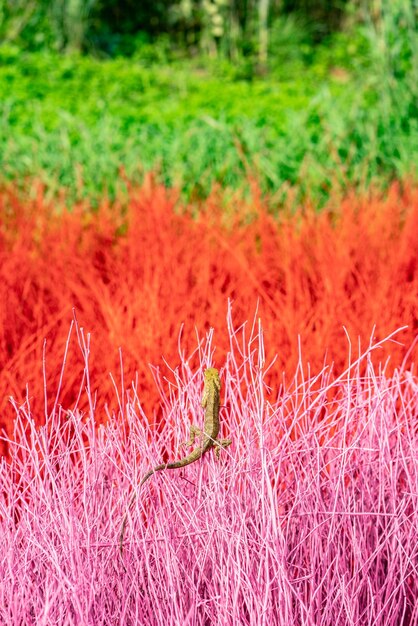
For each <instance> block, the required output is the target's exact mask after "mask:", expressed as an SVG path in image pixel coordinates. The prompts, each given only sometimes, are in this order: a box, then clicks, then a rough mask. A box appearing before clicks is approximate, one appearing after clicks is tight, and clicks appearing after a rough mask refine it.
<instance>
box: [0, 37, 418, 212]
mask: <svg viewBox="0 0 418 626" xmlns="http://www.w3.org/2000/svg"><path fill="white" fill-rule="evenodd" d="M359 41H360V42H361V45H359V46H357V47H356V45H355V42H354V44H353V43H352V42H350V40H349V39H348V38H345V39H344V37H340V39H338V38H337V39H335V40H334V41H333V42H332V44H331V45H330V46H328V47H326V46H323V47H322V48H321V49H319V50H317V51H316V54H315V55H314V57H313V58H312V59H311V60H310V63H309V65H307V64H303V63H301V61H300V59H299V60H297V61H295V62H294V63H293V64H292V62H289V63H288V64H282V67H281V68H279V69H277V67H276V68H275V70H274V72H273V73H272V74H270V75H268V76H267V77H263V78H256V77H254V78H253V79H252V80H249V81H248V80H242V79H240V78H239V75H240V72H239V68H234V67H233V66H230V65H228V64H225V63H224V64H223V65H220V64H219V65H217V66H216V65H214V64H213V63H200V64H199V61H188V62H185V61H183V62H182V63H180V62H172V63H171V64H168V63H165V64H159V65H156V64H151V65H150V64H149V63H145V62H144V61H141V59H140V58H139V59H138V58H133V59H132V58H131V59H125V58H117V59H107V60H99V59H95V58H92V57H80V56H70V55H68V56H59V55H57V54H54V53H52V52H37V53H23V52H21V51H19V50H18V49H17V48H13V47H10V46H9V47H7V48H5V47H3V48H0V92H1V93H2V94H3V95H2V98H1V102H0V169H1V176H2V177H3V179H4V178H7V179H15V180H19V181H22V180H25V179H27V178H32V177H38V178H41V180H43V181H44V182H45V184H46V185H47V187H48V189H49V190H50V192H51V194H55V193H57V192H58V191H59V189H60V188H62V187H64V188H66V189H67V190H69V193H70V196H71V198H72V199H75V198H78V197H79V196H89V197H90V198H95V197H98V196H100V195H101V194H102V193H103V192H107V193H109V194H110V195H111V196H113V195H114V194H116V193H117V192H118V189H119V188H120V187H121V185H122V184H123V183H122V181H121V177H120V176H119V172H120V170H121V168H123V169H124V170H125V172H126V174H127V176H128V178H130V179H132V180H140V179H141V177H142V176H143V174H144V172H145V171H148V170H156V171H157V173H158V176H159V177H160V179H161V180H162V181H163V182H164V183H166V184H167V185H177V186H180V187H181V189H182V190H183V193H184V194H185V196H186V197H188V198H193V199H198V198H201V197H204V196H205V195H206V194H208V193H209V191H210V189H211V187H212V186H213V184H214V183H218V184H220V185H222V186H223V187H232V188H237V187H244V186H245V184H246V181H247V179H248V175H249V174H253V175H255V176H256V177H257V179H258V180H259V183H260V185H261V187H262V189H263V191H265V192H268V193H271V194H275V197H276V198H278V199H281V198H282V197H283V195H285V194H286V193H287V191H288V190H289V189H290V188H294V189H295V191H296V199H297V200H298V201H299V200H301V199H303V198H304V197H305V196H307V195H309V196H310V197H313V198H314V199H315V200H316V201H317V202H318V203H320V204H321V203H323V202H324V200H326V198H327V197H328V195H329V193H330V190H331V189H335V188H341V189H344V188H345V187H347V186H351V185H354V186H357V187H362V186H367V185H368V184H370V182H371V181H374V182H377V183H380V184H385V183H386V182H387V181H389V180H390V179H392V178H394V177H398V178H402V177H404V176H407V175H410V174H414V173H415V172H416V170H417V163H418V107H417V104H416V103H417V99H416V95H417V93H416V92H417V91H418V89H417V88H416V87H414V85H416V84H417V82H418V81H417V80H416V74H415V73H414V72H415V68H414V65H413V63H412V62H411V61H410V58H409V57H408V58H409V61H408V62H407V63H406V65H405V64H404V66H403V67H405V68H406V70H405V71H404V72H403V74H402V75H401V76H397V75H396V73H395V70H394V69H393V67H392V65H393V63H392V61H393V59H392V57H391V56H390V57H388V58H389V61H390V62H391V63H392V65H391V67H390V68H389V69H388V63H389V61H388V59H386V60H385V63H386V65H384V64H383V62H380V61H379V62H377V61H376V59H373V57H372V55H371V54H370V55H369V56H367V54H366V55H365V54H364V47H365V45H366V44H367V45H369V44H368V43H367V39H366V37H364V36H362V37H359ZM365 42H366V43H365ZM353 45H354V48H353ZM350 46H351V48H350ZM372 46H373V42H372V43H371V45H369V49H370V50H371V49H372ZM350 50H351V52H350ZM390 52H391V51H390ZM395 52H396V51H395ZM401 52H402V55H403V56H406V57H407V55H405V50H402V51H401ZM356 54H357V55H358V56H357V58H356ZM392 56H393V55H392ZM379 63H380V65H379ZM335 65H336V66H337V68H339V71H335ZM333 66H334V68H333ZM395 69H396V68H395Z"/></svg>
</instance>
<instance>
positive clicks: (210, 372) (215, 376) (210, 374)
mask: <svg viewBox="0 0 418 626" xmlns="http://www.w3.org/2000/svg"><path fill="white" fill-rule="evenodd" d="M210 384H213V385H215V387H216V388H217V389H220V388H221V381H220V379H219V372H218V370H217V369H216V367H209V368H208V369H207V370H205V385H210Z"/></svg>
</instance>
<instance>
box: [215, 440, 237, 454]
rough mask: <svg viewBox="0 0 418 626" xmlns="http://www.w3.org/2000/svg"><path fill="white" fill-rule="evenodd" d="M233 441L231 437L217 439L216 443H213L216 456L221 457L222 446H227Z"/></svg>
mask: <svg viewBox="0 0 418 626" xmlns="http://www.w3.org/2000/svg"><path fill="white" fill-rule="evenodd" d="M231 443H232V440H231V439H215V443H214V444H213V447H214V448H215V454H216V458H217V459H219V453H220V451H221V448H227V447H228V446H230V445H231Z"/></svg>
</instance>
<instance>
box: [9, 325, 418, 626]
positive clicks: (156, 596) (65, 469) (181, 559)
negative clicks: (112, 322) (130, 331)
mask: <svg viewBox="0 0 418 626" xmlns="http://www.w3.org/2000/svg"><path fill="white" fill-rule="evenodd" d="M228 328H229V332H228V335H227V336H228V339H229V341H230V346H231V349H230V351H229V352H228V354H227V355H226V360H225V366H224V367H223V368H222V371H221V379H222V384H223V390H222V399H223V404H224V405H225V408H224V409H223V410H222V432H221V434H222V436H231V437H232V440H233V443H232V446H231V447H230V448H228V449H226V450H224V451H223V452H222V453H221V458H220V460H219V461H217V460H216V459H215V458H214V456H213V455H212V454H211V453H209V454H208V455H206V456H205V457H204V458H203V459H202V460H201V461H199V462H198V463H195V464H193V465H190V466H189V467H187V468H185V469H184V470H182V471H173V472H161V473H160V474H157V475H156V476H154V477H153V478H152V479H150V480H149V481H148V482H147V483H146V484H145V485H144V486H143V488H142V490H141V491H140V493H139V494H138V495H139V497H138V499H137V500H136V503H135V507H133V509H132V513H131V516H130V523H129V525H128V528H127V531H128V532H127V534H126V545H125V553H124V555H125V565H126V571H125V570H124V567H123V565H122V563H121V561H120V558H119V549H118V548H119V547H118V536H119V531H120V526H121V522H122V518H123V515H124V513H125V510H126V506H127V503H128V500H129V498H130V496H131V493H132V489H137V485H138V482H139V479H140V477H141V476H142V475H143V474H144V472H145V471H146V470H147V469H149V467H150V465H152V464H154V463H158V462H160V461H161V458H162V457H163V456H164V455H165V453H167V452H168V454H169V455H170V457H171V458H172V457H173V456H174V454H175V450H176V449H177V447H178V444H179V442H181V441H184V439H185V438H186V435H187V428H188V425H189V424H190V421H197V422H199V423H200V422H201V419H202V409H201V407H200V397H201V393H202V372H203V369H204V368H205V367H207V366H208V365H211V364H212V362H211V358H210V354H211V352H212V342H211V336H209V338H208V340H207V341H206V342H203V343H202V344H200V347H199V349H198V351H197V358H196V359H195V360H196V361H197V362H198V369H197V370H196V371H195V372H193V371H192V370H191V369H190V366H189V362H188V359H187V358H186V357H184V358H183V360H182V362H181V364H180V367H179V369H178V370H177V371H176V372H172V373H171V380H172V381H173V385H172V386H171V387H170V388H169V389H168V390H167V385H166V383H164V381H162V380H161V377H160V374H159V372H158V370H154V375H155V376H156V381H157V383H158V385H157V386H158V388H159V389H160V391H161V393H162V396H161V404H162V406H163V420H162V421H161V430H160V432H159V433H158V434H157V433H156V431H155V430H152V429H150V427H149V423H148V419H147V416H146V415H145V414H144V412H143V408H142V406H141V404H140V399H141V396H140V394H138V393H137V390H136V389H131V390H129V391H127V392H126V393H124V394H123V396H120V398H119V400H120V407H121V408H120V412H117V413H116V414H115V415H113V416H110V418H109V420H108V423H107V425H106V426H101V427H100V428H99V429H98V430H96V427H95V425H96V418H97V416H96V413H97V412H96V411H95V410H94V409H93V404H94V402H93V398H92V395H91V392H90V391H89V390H87V393H86V391H85V390H84V389H82V390H81V392H80V393H81V396H82V398H81V399H80V402H79V405H80V404H81V402H82V403H83V404H85V405H86V406H90V407H91V409H90V411H89V412H88V413H87V414H86V415H85V416H84V417H83V416H82V415H81V414H80V412H79V409H78V406H79V405H78V406H77V405H76V406H74V407H72V410H70V411H68V412H66V411H64V410H62V409H60V408H59V407H56V408H55V410H54V411H52V412H51V413H50V414H49V415H48V417H47V421H46V424H45V425H44V426H42V427H36V425H35V422H36V421H37V420H38V418H39V414H37V413H36V412H33V410H32V407H31V403H30V401H29V400H28V401H27V402H25V403H24V404H23V406H21V407H18V406H16V407H15V411H16V415H17V421H16V424H15V430H14V435H13V438H12V440H11V441H10V442H9V452H10V457H9V460H8V461H6V460H5V459H4V458H3V459H2V463H1V467H0V470H1V471H0V580H1V581H2V582H1V585H0V622H1V623H4V624H9V625H10V626H14V625H16V626H17V625H18V624H19V625H20V624H28V625H31V624H37V625H48V626H50V625H52V624H66V625H69V626H70V625H79V624H94V625H99V624H102V625H108V624H147V625H148V626H157V625H158V626H166V625H167V624H170V625H173V626H177V625H178V626H183V625H186V626H187V625H189V624H190V625H191V624H195V625H196V626H206V625H208V624H222V625H223V626H235V625H236V624H239V625H240V626H250V625H251V626H257V625H260V626H261V625H262V624H274V625H277V626H337V625H338V626H366V625H367V626H416V625H417V624H418V611H417V603H416V598H417V594H418V570H417V556H418V551H417V530H416V529H417V525H418V506H417V505H418V502H417V494H418V462H417V455H416V451H417V446H418V440H417V428H416V416H417V412H418V381H417V379H416V377H414V376H413V375H412V373H411V372H409V371H406V370H396V371H395V372H393V374H392V375H391V376H390V377H389V376H388V375H387V372H386V371H385V369H384V368H379V367H378V366H377V360H378V357H379V354H380V353H379V350H378V349H377V348H375V347H373V345H371V346H370V349H369V350H367V352H366V353H364V354H363V356H362V358H361V359H360V361H359V362H357V363H356V362H353V363H352V364H351V366H350V367H349V368H348V369H347V370H346V371H344V372H342V374H341V375H340V377H339V379H335V377H333V376H332V375H331V374H330V372H329V370H328V369H327V368H324V369H320V370H319V371H318V372H317V373H316V374H317V375H316V376H315V377H314V376H313V375H311V376H309V377H304V376H303V370H304V368H303V367H302V364H301V363H300V364H299V367H298V370H297V376H296V377H295V378H294V379H293V380H290V382H284V384H283V385H282V386H279V383H278V382H276V384H275V386H274V388H273V390H272V392H271V393H269V391H268V389H267V387H266V377H268V367H269V363H268V362H267V363H266V362H265V356H264V355H265V351H266V350H265V349H264V345H263V333H262V329H261V327H259V326H257V324H255V325H254V326H253V330H252V332H251V329H249V328H243V329H242V330H241V331H239V332H237V331H235V330H234V329H233V328H232V323H231V320H230V319H229V321H228ZM77 330H78V336H79V352H80V355H81V361H82V363H83V366H84V368H85V374H86V380H88V372H89V367H90V366H92V367H93V368H94V367H95V363H94V359H93V360H90V356H89V350H88V348H87V346H86V344H85V343H84V341H83V337H84V339H85V336H84V335H83V333H82V332H81V331H80V329H77ZM391 345H392V346H393V344H391ZM80 348H81V349H80ZM340 356H341V357H342V355H340ZM346 356H348V355H346ZM213 364H214V365H218V366H219V364H220V363H219V362H218V359H217V360H216V361H215V362H214V363H213ZM362 365H363V367H361V366H362ZM362 371H363V374H361V372H362ZM67 372H68V370H67ZM66 375H67V374H65V375H64V379H65V376H66ZM70 378H71V376H70ZM64 386H65V380H64ZM87 389H88V388H87ZM315 389H316V391H315ZM100 391H101V390H100ZM330 392H331V393H330ZM52 395H53V396H54V393H53V394H52ZM328 396H331V397H332V398H333V399H334V400H333V401H332V402H331V401H329V400H327V397H328ZM324 418H326V419H324ZM128 431H129V434H127V432H128ZM295 431H297V432H298V437H296V438H295V437H293V436H292V435H293V433H294V432H295ZM148 441H151V442H152V445H149V444H148Z"/></svg>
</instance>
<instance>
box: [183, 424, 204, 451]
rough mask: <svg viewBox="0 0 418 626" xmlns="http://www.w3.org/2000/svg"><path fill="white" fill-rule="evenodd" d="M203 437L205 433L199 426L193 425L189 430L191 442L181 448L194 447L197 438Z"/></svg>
mask: <svg viewBox="0 0 418 626" xmlns="http://www.w3.org/2000/svg"><path fill="white" fill-rule="evenodd" d="M202 435H203V431H202V429H201V428H199V427H198V426H195V425H194V424H192V425H191V426H190V430H189V440H188V441H185V442H183V443H181V444H180V448H183V447H184V448H191V446H193V445H194V443H195V439H196V437H201V436H202Z"/></svg>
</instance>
